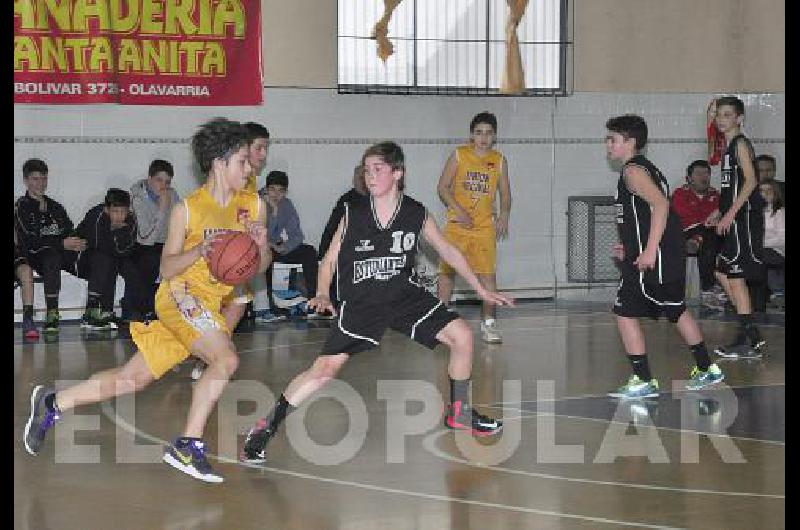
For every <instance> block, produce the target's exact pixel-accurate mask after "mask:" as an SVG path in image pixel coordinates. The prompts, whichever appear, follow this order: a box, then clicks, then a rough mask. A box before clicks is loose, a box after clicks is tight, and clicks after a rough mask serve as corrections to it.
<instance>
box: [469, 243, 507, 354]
mask: <svg viewBox="0 0 800 530" xmlns="http://www.w3.org/2000/svg"><path fill="white" fill-rule="evenodd" d="M464 255H465V257H466V258H467V262H468V263H469V266H470V268H471V269H472V270H473V271H474V272H475V275H476V276H477V277H478V280H479V281H480V282H481V285H483V286H484V287H485V288H486V289H488V290H490V291H496V290H497V274H496V264H497V239H496V237H495V233H494V230H482V231H480V232H477V233H475V234H473V235H472V236H470V243H469V245H468V246H467V249H466V252H465V254H464ZM495 312H496V310H495V306H494V304H491V303H489V302H486V301H484V302H483V304H482V309H481V339H483V341H484V342H486V343H489V344H499V343H501V342H503V337H502V335H501V334H500V327H499V326H498V324H497V318H496V316H495Z"/></svg>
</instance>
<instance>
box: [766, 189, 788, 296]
mask: <svg viewBox="0 0 800 530" xmlns="http://www.w3.org/2000/svg"><path fill="white" fill-rule="evenodd" d="M760 191H761V196H762V197H764V202H766V206H765V207H764V254H763V261H764V265H766V268H767V286H768V289H769V290H770V291H771V293H772V294H771V298H772V299H775V298H778V297H782V296H783V289H784V279H785V270H786V258H785V256H786V208H784V205H783V197H782V196H781V193H780V186H778V182H777V181H775V180H773V179H769V180H764V181H761V184H760Z"/></svg>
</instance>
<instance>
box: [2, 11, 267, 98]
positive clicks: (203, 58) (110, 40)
mask: <svg viewBox="0 0 800 530" xmlns="http://www.w3.org/2000/svg"><path fill="white" fill-rule="evenodd" d="M261 101H262V83H261V0H14V102H15V103H66V104H87V103H121V104H124V105H258V104H260V103H261Z"/></svg>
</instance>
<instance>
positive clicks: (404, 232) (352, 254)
mask: <svg viewBox="0 0 800 530" xmlns="http://www.w3.org/2000/svg"><path fill="white" fill-rule="evenodd" d="M346 208H347V211H346V213H345V223H346V224H345V228H344V234H343V235H342V244H341V247H340V249H339V256H338V262H337V267H338V268H337V280H336V281H337V282H338V283H337V288H338V292H339V298H340V300H342V301H345V302H350V303H351V304H352V303H354V302H358V303H370V302H376V303H379V302H384V303H387V302H391V301H393V300H401V299H403V298H404V297H406V296H410V295H413V294H414V293H417V292H418V291H419V290H420V289H422V287H421V286H420V284H419V281H418V279H417V276H416V260H417V251H418V249H419V238H420V232H421V231H422V227H423V225H424V223H425V218H426V216H427V211H426V210H425V207H424V206H423V205H422V204H421V203H419V202H417V201H415V200H414V199H412V198H411V197H408V196H407V195H400V199H399V200H398V202H397V208H396V209H395V212H394V215H393V216H392V218H391V219H390V220H389V222H388V224H387V226H385V227H383V226H381V224H380V221H379V220H378V215H377V213H376V211H375V205H374V203H373V199H372V198H371V197H370V198H369V200H363V201H358V202H354V203H352V204H348V205H347V206H346Z"/></svg>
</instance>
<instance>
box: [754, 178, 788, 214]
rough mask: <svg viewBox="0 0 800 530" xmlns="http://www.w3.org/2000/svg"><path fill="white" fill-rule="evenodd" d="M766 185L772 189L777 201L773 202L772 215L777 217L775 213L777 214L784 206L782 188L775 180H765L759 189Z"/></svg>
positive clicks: (760, 183)
mask: <svg viewBox="0 0 800 530" xmlns="http://www.w3.org/2000/svg"><path fill="white" fill-rule="evenodd" d="M764 184H766V185H767V186H769V187H770V188H772V193H774V194H775V200H774V201H773V202H772V206H771V208H772V212H771V215H775V212H777V211H778V210H780V209H781V208H783V206H784V202H783V195H781V187H780V186H778V182H777V181H776V180H775V179H764V180H762V181H761V182H759V183H758V185H759V187H761V186H763V185H764ZM759 193H760V190H759ZM767 206H769V205H767Z"/></svg>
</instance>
